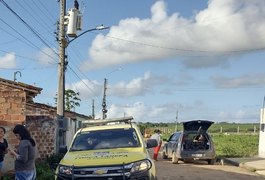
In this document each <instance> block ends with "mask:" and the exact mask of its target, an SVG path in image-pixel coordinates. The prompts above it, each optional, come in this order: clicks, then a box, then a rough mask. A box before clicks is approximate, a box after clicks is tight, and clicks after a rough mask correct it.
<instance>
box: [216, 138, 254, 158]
mask: <svg viewBox="0 0 265 180" xmlns="http://www.w3.org/2000/svg"><path fill="white" fill-rule="evenodd" d="M212 139H213V141H214V145H215V150H216V154H217V156H219V157H251V156H255V155H257V154H258V144H259V136H258V135H252V134H228V135H225V134H215V135H213V136H212Z"/></svg>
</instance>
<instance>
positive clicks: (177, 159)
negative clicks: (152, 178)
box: [172, 152, 179, 164]
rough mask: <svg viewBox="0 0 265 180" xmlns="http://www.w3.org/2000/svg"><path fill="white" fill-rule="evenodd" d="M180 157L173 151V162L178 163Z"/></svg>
mask: <svg viewBox="0 0 265 180" xmlns="http://www.w3.org/2000/svg"><path fill="white" fill-rule="evenodd" d="M178 161H179V158H177V156H176V152H173V154H172V163H173V164H178Z"/></svg>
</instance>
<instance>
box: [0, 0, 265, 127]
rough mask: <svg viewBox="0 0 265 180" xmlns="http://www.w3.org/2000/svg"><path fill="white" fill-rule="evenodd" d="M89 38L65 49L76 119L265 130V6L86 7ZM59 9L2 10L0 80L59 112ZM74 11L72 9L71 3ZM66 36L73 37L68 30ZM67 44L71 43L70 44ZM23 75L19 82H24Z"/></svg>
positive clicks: (255, 0) (7, 1)
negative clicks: (33, 93)
mask: <svg viewBox="0 0 265 180" xmlns="http://www.w3.org/2000/svg"><path fill="white" fill-rule="evenodd" d="M78 2H79V10H80V13H81V14H82V22H83V23H82V30H81V31H78V34H81V33H82V32H84V31H86V30H89V29H93V28H95V27H97V26H98V25H101V24H103V25H105V26H108V27H110V28H109V29H105V30H102V31H90V32H88V33H86V34H84V35H82V36H80V37H79V38H78V39H75V40H73V41H72V42H71V43H70V44H69V45H68V47H67V49H66V54H67V61H68V67H67V70H66V74H65V77H66V89H72V90H74V91H75V92H79V93H80V96H79V97H80V99H81V102H80V107H76V108H75V111H76V112H78V113H80V114H84V115H91V114H92V100H94V102H95V104H94V105H95V115H96V118H102V99H103V90H104V79H105V78H106V79H107V89H106V102H107V109H108V112H107V117H108V118H114V117H122V116H133V117H134V120H135V121H136V122H153V123H159V122H176V121H178V122H184V121H188V120H194V119H206V120H211V121H214V122H216V123H218V122H231V123H232V122H235V123H259V122H260V109H261V108H262V107H263V104H264V103H263V102H264V95H265V60H264V58H265V36H264V35H265V1H264V0H251V1H250V0H208V1H207V0H189V1H183V0H134V1H124V0H114V1H106V0H83V1H81V0H78ZM59 5H60V4H59V2H58V1H57V0H46V1H45V3H44V2H43V1H41V0H1V1H0V12H1V13H0V14H1V15H0V33H1V38H0V77H1V78H5V79H9V80H14V78H16V81H18V82H23V83H26V84H30V85H34V86H37V87H40V88H42V89H43V90H42V91H41V94H39V95H38V96H37V97H36V98H35V101H36V102H38V103H43V104H49V105H51V106H56V105H55V100H54V97H55V96H56V92H57V91H58V90H57V89H58V62H59V58H58V55H57V54H58V46H59V44H58V41H56V32H58V31H57V29H58V28H57V21H58V20H59V15H60V6H59ZM66 6H67V10H69V9H70V8H73V7H74V0H66ZM66 28H67V27H66ZM71 39H72V38H71V37H68V40H71ZM16 72H17V73H16Z"/></svg>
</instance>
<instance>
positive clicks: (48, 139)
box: [26, 116, 56, 160]
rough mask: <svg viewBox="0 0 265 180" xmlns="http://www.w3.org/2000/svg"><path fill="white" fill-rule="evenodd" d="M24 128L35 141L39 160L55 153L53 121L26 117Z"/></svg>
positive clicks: (41, 117) (46, 118) (54, 125)
mask: <svg viewBox="0 0 265 180" xmlns="http://www.w3.org/2000/svg"><path fill="white" fill-rule="evenodd" d="M26 126H27V129H28V130H29V131H30V133H31V136H32V137H33V138H34V139H35V141H36V144H37V149H38V158H39V159H42V160H43V159H45V158H46V157H47V156H49V155H52V154H53V153H55V150H56V147H55V145H56V142H55V141H56V123H55V121H54V120H53V119H50V118H49V117H47V116H31V117H27V119H26Z"/></svg>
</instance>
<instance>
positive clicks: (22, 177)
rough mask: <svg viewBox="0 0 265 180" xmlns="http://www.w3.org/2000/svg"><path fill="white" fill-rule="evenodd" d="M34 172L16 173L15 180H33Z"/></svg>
mask: <svg viewBox="0 0 265 180" xmlns="http://www.w3.org/2000/svg"><path fill="white" fill-rule="evenodd" d="M35 179H36V170H35V169H34V170H31V171H16V176H15V180H35Z"/></svg>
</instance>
